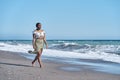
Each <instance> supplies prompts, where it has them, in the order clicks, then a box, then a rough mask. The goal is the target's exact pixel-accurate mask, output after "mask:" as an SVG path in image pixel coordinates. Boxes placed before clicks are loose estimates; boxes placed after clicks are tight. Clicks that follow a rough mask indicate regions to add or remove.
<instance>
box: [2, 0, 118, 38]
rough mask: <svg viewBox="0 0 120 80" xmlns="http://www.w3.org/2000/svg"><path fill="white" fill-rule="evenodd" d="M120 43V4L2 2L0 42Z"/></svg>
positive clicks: (102, 0)
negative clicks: (39, 32) (40, 38)
mask: <svg viewBox="0 0 120 80" xmlns="http://www.w3.org/2000/svg"><path fill="white" fill-rule="evenodd" d="M37 22H40V23H41V24H42V29H43V30H45V32H46V38H47V39H48V40H49V39H80V40H81V39H83V40H84V39H85V40H87V39H91V40H93V39H103V40H108V39H112V40H114V39H115V40H118V39H119V40H120V0H0V39H5V40H6V39H18V40H31V39H32V32H33V31H34V30H35V29H36V27H35V24H36V23H37Z"/></svg>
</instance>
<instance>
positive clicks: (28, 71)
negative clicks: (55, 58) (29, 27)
mask: <svg viewBox="0 0 120 80" xmlns="http://www.w3.org/2000/svg"><path fill="white" fill-rule="evenodd" d="M31 61H32V60H30V59H27V58H25V57H23V56H21V55H20V54H18V53H15V52H8V51H0V80H120V75H117V74H109V73H104V72H99V71H93V70H91V69H87V68H86V67H87V66H84V65H81V69H80V70H78V71H66V70H64V69H60V68H61V67H67V66H68V67H72V66H75V65H70V64H65V63H58V62H52V61H49V60H45V61H43V64H44V67H43V68H40V67H39V65H38V62H36V63H35V66H34V67H32V66H31ZM76 67H77V66H76ZM79 67H80V66H79Z"/></svg>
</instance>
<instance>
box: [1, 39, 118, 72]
mask: <svg viewBox="0 0 120 80" xmlns="http://www.w3.org/2000/svg"><path fill="white" fill-rule="evenodd" d="M47 42H48V47H49V48H48V49H44V50H43V54H42V58H43V59H49V60H53V61H58V62H66V63H71V64H83V65H90V66H91V65H92V66H94V67H95V66H97V67H98V66H99V68H101V69H102V70H101V71H106V72H110V71H111V70H110V69H111V68H115V69H116V70H114V71H111V73H113V72H114V73H117V74H120V68H119V66H120V40H47ZM0 50H4V51H12V52H19V53H22V55H24V56H25V57H27V58H29V59H34V57H35V54H28V50H33V48H32V41H31V40H1V41H0ZM84 59H85V60H86V61H82V60H84ZM91 60H95V61H96V62H90V61H91ZM98 60H100V61H103V62H102V63H101V62H99V61H98ZM106 62H107V63H109V64H107V66H103V65H105V64H106ZM105 67H106V68H105ZM103 68H104V69H105V70H103ZM107 69H108V70H107ZM99 70H100V69H99Z"/></svg>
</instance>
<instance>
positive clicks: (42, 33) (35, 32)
mask: <svg viewBox="0 0 120 80" xmlns="http://www.w3.org/2000/svg"><path fill="white" fill-rule="evenodd" d="M33 34H35V36H36V38H40V37H41V36H45V35H44V34H45V31H42V32H37V31H33Z"/></svg>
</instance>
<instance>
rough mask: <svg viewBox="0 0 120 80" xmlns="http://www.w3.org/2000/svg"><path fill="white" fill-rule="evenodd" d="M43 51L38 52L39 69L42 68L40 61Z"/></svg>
mask: <svg viewBox="0 0 120 80" xmlns="http://www.w3.org/2000/svg"><path fill="white" fill-rule="evenodd" d="M42 51H43V49H41V50H40V52H39V56H38V63H39V65H40V68H41V67H42V61H41V54H42Z"/></svg>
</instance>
